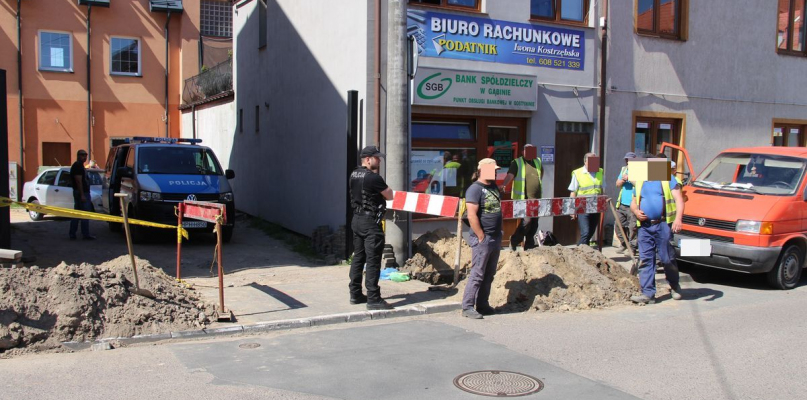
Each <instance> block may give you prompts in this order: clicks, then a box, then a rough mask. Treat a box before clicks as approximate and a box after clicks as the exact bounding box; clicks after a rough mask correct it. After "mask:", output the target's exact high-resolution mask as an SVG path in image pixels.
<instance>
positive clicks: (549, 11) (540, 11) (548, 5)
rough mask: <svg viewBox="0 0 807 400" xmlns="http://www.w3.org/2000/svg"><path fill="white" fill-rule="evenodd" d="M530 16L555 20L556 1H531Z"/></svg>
mask: <svg viewBox="0 0 807 400" xmlns="http://www.w3.org/2000/svg"><path fill="white" fill-rule="evenodd" d="M530 14H531V15H532V16H533V17H539V18H555V0H531V1H530Z"/></svg>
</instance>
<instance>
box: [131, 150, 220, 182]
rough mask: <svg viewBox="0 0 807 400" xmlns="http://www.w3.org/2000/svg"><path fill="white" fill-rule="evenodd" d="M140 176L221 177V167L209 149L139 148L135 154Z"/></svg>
mask: <svg viewBox="0 0 807 400" xmlns="http://www.w3.org/2000/svg"><path fill="white" fill-rule="evenodd" d="M137 156H138V157H137V160H138V161H137V171H138V172H139V173H141V174H174V175H221V174H222V172H221V166H219V163H218V160H216V157H215V156H214V155H213V152H212V151H210V150H209V149H205V148H200V147H188V146H161V147H156V146H155V147H151V146H149V147H141V148H140V149H139V151H138V153H137Z"/></svg>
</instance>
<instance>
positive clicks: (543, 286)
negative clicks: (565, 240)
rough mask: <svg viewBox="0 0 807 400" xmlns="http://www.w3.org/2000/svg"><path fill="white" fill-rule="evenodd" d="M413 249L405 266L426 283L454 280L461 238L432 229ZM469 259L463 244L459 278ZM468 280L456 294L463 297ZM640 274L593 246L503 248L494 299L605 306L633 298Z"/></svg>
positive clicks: (520, 306)
mask: <svg viewBox="0 0 807 400" xmlns="http://www.w3.org/2000/svg"><path fill="white" fill-rule="evenodd" d="M415 245H416V247H415V251H416V252H417V254H415V255H414V256H413V257H412V258H411V259H410V260H408V261H407V262H406V264H405V265H404V267H403V268H402V270H403V271H406V272H410V273H411V274H412V276H413V277H415V278H416V279H419V280H422V281H424V282H428V283H432V284H437V283H450V282H451V280H452V276H453V275H452V274H453V267H452V266H453V264H454V257H455V254H456V246H457V238H456V237H454V236H453V235H451V233H449V232H448V231H445V232H441V231H436V232H431V233H427V234H425V235H423V236H421V237H420V238H419V239H418V240H417V241H416V242H415ZM470 263H471V248H470V247H469V246H468V245H467V244H465V243H463V244H462V259H461V265H460V278H461V279H464V278H465V276H466V274H467V271H468V268H470ZM464 288H465V282H464V281H463V282H461V283H460V285H459V292H458V293H457V295H456V297H458V298H461V296H462V292H463V290H464ZM638 288H639V282H638V279H637V278H636V277H635V276H632V275H630V274H629V273H628V272H627V271H626V270H625V269H624V268H623V267H622V266H621V265H619V264H617V263H616V262H614V261H612V260H610V259H608V258H607V257H605V256H603V255H602V253H600V252H599V251H597V250H595V249H592V248H591V247H589V246H577V247H569V248H567V247H563V246H553V247H540V248H535V249H532V250H529V251H525V252H518V253H515V252H511V251H502V252H501V255H500V257H499V263H498V267H497V272H496V277H495V278H494V279H493V285H492V286H491V293H490V304H491V306H493V307H495V308H497V309H498V310H500V311H529V310H532V311H547V310H554V311H569V310H587V309H592V308H602V307H607V306H611V305H614V304H619V303H625V302H628V301H629V298H630V296H631V295H632V294H634V293H636V291H637V290H638Z"/></svg>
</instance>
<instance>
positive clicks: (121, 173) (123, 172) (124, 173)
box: [118, 167, 134, 178]
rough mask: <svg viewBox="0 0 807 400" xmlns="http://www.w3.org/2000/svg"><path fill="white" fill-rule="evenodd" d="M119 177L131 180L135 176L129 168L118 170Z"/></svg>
mask: <svg viewBox="0 0 807 400" xmlns="http://www.w3.org/2000/svg"><path fill="white" fill-rule="evenodd" d="M118 175H119V176H121V177H124V178H131V177H133V176H134V174H133V173H132V169H131V168H129V167H120V168H118Z"/></svg>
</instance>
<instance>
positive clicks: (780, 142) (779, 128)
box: [773, 124, 807, 147]
mask: <svg viewBox="0 0 807 400" xmlns="http://www.w3.org/2000/svg"><path fill="white" fill-rule="evenodd" d="M805 129H807V125H798V124H774V126H773V145H774V146H782V147H801V146H804V145H805V138H804V132H805Z"/></svg>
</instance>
